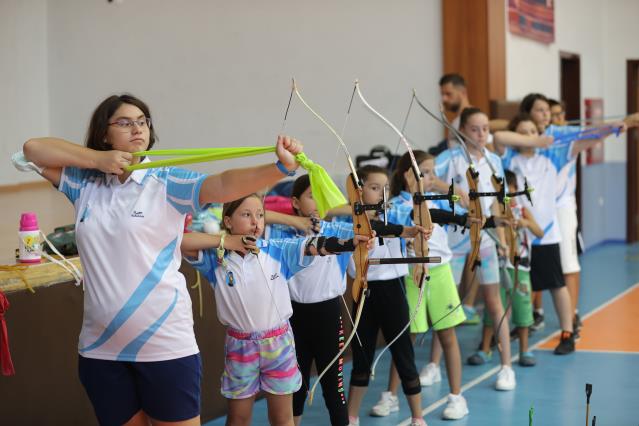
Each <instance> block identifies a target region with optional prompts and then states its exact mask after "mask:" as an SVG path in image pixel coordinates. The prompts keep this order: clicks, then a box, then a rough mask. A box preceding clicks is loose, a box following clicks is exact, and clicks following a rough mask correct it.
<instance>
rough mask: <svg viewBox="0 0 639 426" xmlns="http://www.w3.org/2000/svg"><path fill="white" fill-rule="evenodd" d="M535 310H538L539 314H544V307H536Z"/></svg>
mask: <svg viewBox="0 0 639 426" xmlns="http://www.w3.org/2000/svg"><path fill="white" fill-rule="evenodd" d="M535 312H537V313H538V314H539V315H543V314H544V308H540V309H535Z"/></svg>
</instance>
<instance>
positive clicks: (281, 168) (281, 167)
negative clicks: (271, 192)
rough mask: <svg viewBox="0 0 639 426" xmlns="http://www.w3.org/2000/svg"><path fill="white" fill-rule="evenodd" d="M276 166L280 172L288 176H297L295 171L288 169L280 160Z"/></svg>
mask: <svg viewBox="0 0 639 426" xmlns="http://www.w3.org/2000/svg"><path fill="white" fill-rule="evenodd" d="M275 165H276V166H277V168H278V170H279V171H280V172H282V173H283V174H285V175H286V176H295V170H289V169H287V168H286V167H285V166H284V164H282V162H281V161H280V160H277V163H275Z"/></svg>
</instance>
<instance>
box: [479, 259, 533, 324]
mask: <svg viewBox="0 0 639 426" xmlns="http://www.w3.org/2000/svg"><path fill="white" fill-rule="evenodd" d="M508 273H509V275H510V280H511V282H512V283H513V285H514V284H515V270H514V269H512V268H508ZM518 278H519V285H518V286H517V289H514V291H512V292H511V295H512V318H513V324H514V325H515V327H530V326H531V325H532V324H533V314H532V311H533V309H532V302H531V299H530V295H531V286H530V272H528V271H521V270H520V271H519V277H518ZM501 302H502V304H503V305H504V308H506V304H507V302H508V300H506V290H505V289H504V288H503V287H501ZM504 322H506V320H504ZM484 325H487V326H492V325H493V321H492V319H491V318H490V316H489V315H488V313H487V312H486V310H484Z"/></svg>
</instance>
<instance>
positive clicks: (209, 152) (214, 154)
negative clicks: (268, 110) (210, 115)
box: [125, 146, 275, 172]
mask: <svg viewBox="0 0 639 426" xmlns="http://www.w3.org/2000/svg"><path fill="white" fill-rule="evenodd" d="M270 152H275V147H274V146H258V147H240V148H193V149H159V150H155V151H139V152H134V153H133V156H134V157H144V156H149V157H150V156H163V155H174V156H178V157H177V158H167V159H165V160H157V161H149V162H148V163H138V164H133V165H130V166H127V167H126V168H125V169H126V170H127V171H129V172H131V171H133V170H141V169H152V168H156V167H166V166H180V165H183V164H194V163H203V162H207V161H218V160H228V159H230V158H239V157H249V156H252V155H260V154H267V153H270Z"/></svg>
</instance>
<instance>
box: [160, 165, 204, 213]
mask: <svg viewBox="0 0 639 426" xmlns="http://www.w3.org/2000/svg"><path fill="white" fill-rule="evenodd" d="M207 177H208V175H206V174H203V173H197V172H193V171H191V170H186V169H181V168H178V167H169V168H168V169H167V175H166V200H167V201H168V202H169V204H171V205H172V206H173V207H174V208H175V209H176V210H177V211H179V212H180V213H182V214H187V213H196V212H197V211H200V210H203V209H205V208H206V205H200V189H201V188H202V184H203V183H204V180H205V179H206V178H207Z"/></svg>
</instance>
